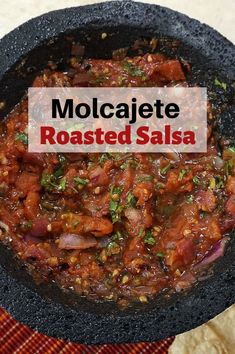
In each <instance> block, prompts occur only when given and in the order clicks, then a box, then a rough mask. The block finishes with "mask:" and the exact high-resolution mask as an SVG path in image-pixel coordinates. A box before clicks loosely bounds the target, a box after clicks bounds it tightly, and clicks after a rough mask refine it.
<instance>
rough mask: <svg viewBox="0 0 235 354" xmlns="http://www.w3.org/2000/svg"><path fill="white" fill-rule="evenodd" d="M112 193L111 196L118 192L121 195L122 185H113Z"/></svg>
mask: <svg viewBox="0 0 235 354" xmlns="http://www.w3.org/2000/svg"><path fill="white" fill-rule="evenodd" d="M110 193H111V197H112V196H113V195H116V194H118V195H120V194H121V193H122V189H121V188H120V187H116V186H112V187H111V190H110Z"/></svg>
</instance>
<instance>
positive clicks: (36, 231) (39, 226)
mask: <svg viewBox="0 0 235 354" xmlns="http://www.w3.org/2000/svg"><path fill="white" fill-rule="evenodd" d="M47 226H48V219H47V218H46V217H41V218H39V219H36V220H35V221H33V225H32V228H31V230H30V232H29V234H30V235H31V236H33V237H39V238H40V237H45V236H46V235H47V233H48V230H47Z"/></svg>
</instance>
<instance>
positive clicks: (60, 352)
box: [0, 308, 174, 354]
mask: <svg viewBox="0 0 235 354" xmlns="http://www.w3.org/2000/svg"><path fill="white" fill-rule="evenodd" d="M173 340H174V338H173V337H171V338H168V339H165V340H162V341H160V342H154V343H136V344H118V345H117V344H116V345H111V344H105V345H92V346H91V345H84V344H76V343H71V342H66V341H64V340H60V339H55V338H51V337H47V336H45V335H43V334H40V333H38V332H35V331H33V330H32V329H30V328H28V327H27V326H24V325H22V324H20V323H19V322H17V321H16V320H15V319H14V318H12V317H11V316H10V315H9V314H8V313H7V312H6V311H4V310H3V309H1V308H0V354H78V353H79V354H95V353H97V354H98V353H99V354H115V353H117V354H140V353H143V354H167V352H168V348H169V346H170V345H171V343H172V342H173Z"/></svg>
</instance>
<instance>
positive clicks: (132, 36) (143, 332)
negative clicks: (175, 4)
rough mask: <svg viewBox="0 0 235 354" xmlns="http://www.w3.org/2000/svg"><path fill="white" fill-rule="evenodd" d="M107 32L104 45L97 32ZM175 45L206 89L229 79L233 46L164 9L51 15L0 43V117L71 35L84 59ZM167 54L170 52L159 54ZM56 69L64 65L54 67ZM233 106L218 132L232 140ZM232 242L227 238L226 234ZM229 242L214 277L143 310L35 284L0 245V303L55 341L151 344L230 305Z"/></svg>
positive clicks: (232, 255)
mask: <svg viewBox="0 0 235 354" xmlns="http://www.w3.org/2000/svg"><path fill="white" fill-rule="evenodd" d="M103 32H106V33H107V34H108V36H107V37H106V39H102V38H101V34H102V33H103ZM152 36H156V37H171V38H177V39H179V40H181V42H182V45H181V46H180V47H179V49H177V52H175V53H169V55H174V56H180V57H182V58H185V59H186V60H189V61H190V62H191V63H192V64H193V70H194V73H195V74H196V75H197V77H198V79H199V80H200V82H201V83H202V84H203V83H204V85H206V83H207V81H208V78H211V75H217V74H218V75H220V76H221V75H222V76H223V77H224V80H227V81H230V82H232V81H233V80H235V72H234V67H235V47H234V46H233V44H232V43H230V42H229V41H228V40H227V39H225V38H224V37H222V36H221V35H220V34H219V33H218V32H216V31H215V30H213V29H212V28H210V27H208V26H206V25H204V24H201V23H200V22H198V21H196V20H192V19H190V18H188V17H187V16H184V15H182V14H180V13H177V12H175V11H172V10H169V9H167V8H164V7H160V6H155V5H148V4H141V3H135V2H131V1H121V2H120V1H115V2H108V3H103V4H97V5H91V6H84V7H77V8H70V9H65V10H59V11H54V12H50V13H48V14H45V15H42V16H40V17H37V18H35V19H33V20H30V21H29V22H27V23H25V24H23V25H22V26H20V27H18V28H17V29H15V30H14V31H12V32H11V33H10V34H8V35H7V36H5V37H4V38H3V39H2V40H1V41H0V53H1V63H0V92H1V100H5V101H6V108H5V110H4V111H2V112H1V116H2V117H3V116H4V115H5V114H6V113H7V112H9V111H10V109H11V108H12V107H13V106H14V104H16V103H17V102H18V101H19V99H20V98H21V97H22V96H23V94H24V93H25V90H26V89H27V87H28V86H30V84H31V82H32V80H33V78H34V77H35V76H36V74H37V73H38V71H40V69H42V68H43V67H45V66H46V65H47V62H48V60H55V61H57V62H59V61H60V59H61V58H64V59H66V58H67V57H68V56H69V54H70V49H71V41H70V38H71V37H73V38H75V39H76V40H78V41H79V42H80V43H81V44H84V45H85V47H86V51H85V55H86V56H87V57H102V58H108V57H111V53H112V51H113V50H114V49H117V48H120V47H125V46H129V45H131V44H133V42H134V41H135V40H136V39H139V38H146V37H147V38H151V37H152ZM164 50H166V51H168V50H169V49H167V48H165V49H164ZM60 65H61V67H63V65H64V61H62V62H60ZM232 112H234V106H231V107H230V111H229V112H227V114H225V117H224V119H222V122H221V125H220V128H221V131H222V132H223V134H226V135H230V136H231V137H234V130H235V129H234V128H235V124H234V116H235V115H232ZM231 236H232V235H231ZM234 299H235V240H234V237H231V242H230V245H229V248H228V249H227V252H226V255H225V256H224V257H223V258H222V259H221V260H219V261H218V262H217V263H216V264H215V267H214V272H213V275H212V276H211V277H210V278H208V279H205V280H204V281H201V282H200V283H199V284H197V285H196V286H194V287H193V288H192V289H191V290H189V291H187V292H184V293H181V294H173V295H172V296H170V297H167V296H164V295H162V296H160V297H158V298H156V299H155V300H154V301H151V302H150V303H149V304H147V305H138V306H134V307H132V308H129V309H127V310H120V308H118V306H117V305H116V304H114V303H110V302H106V303H94V302H91V301H89V300H87V299H86V298H84V297H78V296H76V295H75V294H71V293H66V292H63V291H62V290H60V289H59V288H58V287H57V286H56V285H55V284H49V285H40V286H38V285H36V284H35V283H34V282H33V281H32V278H31V277H30V275H28V274H27V272H26V271H25V268H24V266H23V265H22V264H20V263H19V262H18V261H17V260H16V259H15V258H14V257H13V255H12V253H11V252H10V251H9V250H8V249H6V248H5V247H4V246H3V245H2V246H0V305H1V306H2V307H4V308H5V309H6V310H7V311H9V312H10V313H11V314H12V315H13V316H14V317H15V318H16V319H17V320H19V321H20V322H22V323H25V324H27V325H28V326H30V327H31V328H33V329H36V330H38V331H40V332H42V333H45V334H47V335H50V336H54V337H61V338H65V339H69V340H71V341H77V342H80V343H88V344H101V343H124V342H139V341H156V340H160V339H162V338H164V337H167V336H171V335H176V334H178V333H181V332H183V331H186V330H189V329H191V328H194V327H196V326H198V325H200V324H202V323H204V322H206V321H207V320H209V319H210V318H212V317H214V316H215V315H217V314H218V313H220V312H221V311H223V310H224V309H225V308H227V307H228V306H230V305H231V304H233V303H234Z"/></svg>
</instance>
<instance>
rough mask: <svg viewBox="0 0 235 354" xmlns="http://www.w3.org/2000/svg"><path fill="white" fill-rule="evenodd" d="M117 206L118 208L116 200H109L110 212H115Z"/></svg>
mask: <svg viewBox="0 0 235 354" xmlns="http://www.w3.org/2000/svg"><path fill="white" fill-rule="evenodd" d="M117 208H118V202H116V201H115V200H110V202H109V210H110V211H111V212H116V210H117Z"/></svg>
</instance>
